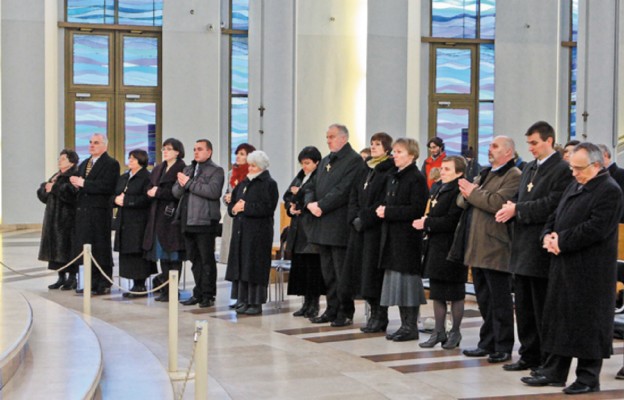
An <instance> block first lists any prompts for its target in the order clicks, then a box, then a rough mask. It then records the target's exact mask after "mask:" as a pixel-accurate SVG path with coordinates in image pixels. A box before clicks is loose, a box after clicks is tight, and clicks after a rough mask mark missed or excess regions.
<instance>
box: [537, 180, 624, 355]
mask: <svg viewBox="0 0 624 400" xmlns="http://www.w3.org/2000/svg"><path fill="white" fill-rule="evenodd" d="M622 202H623V200H622V191H621V190H620V188H619V186H618V185H617V183H616V182H615V181H614V180H613V178H611V177H610V176H609V174H608V173H607V171H602V172H601V173H599V174H598V175H597V176H596V177H595V178H593V179H591V180H590V181H589V182H587V183H586V184H585V185H583V186H582V187H581V185H579V184H578V183H577V182H576V181H574V182H572V183H570V185H568V187H567V188H566V190H565V192H564V193H563V196H562V198H561V202H560V203H559V206H558V207H557V210H556V211H555V212H554V213H553V214H552V215H551V216H550V218H549V220H548V222H547V223H546V225H545V227H544V232H543V233H544V235H545V234H547V233H550V232H556V233H557V235H558V237H559V239H558V243H559V249H560V250H561V253H559V255H557V256H554V255H551V264H550V274H549V281H548V292H547V295H546V303H545V305H544V318H543V335H542V337H543V338H544V339H543V340H544V341H543V350H544V351H546V352H548V353H552V354H555V355H560V356H567V357H578V358H585V359H600V358H609V356H610V355H611V351H612V343H613V310H614V305H615V283H616V264H617V247H618V221H619V219H620V215H621V212H622V209H623V204H622ZM542 237H543V235H542Z"/></svg>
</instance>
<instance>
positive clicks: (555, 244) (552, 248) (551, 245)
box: [542, 232, 561, 256]
mask: <svg viewBox="0 0 624 400" xmlns="http://www.w3.org/2000/svg"><path fill="white" fill-rule="evenodd" d="M542 244H543V245H542V247H543V248H544V249H546V251H547V252H549V253H552V254H554V255H556V256H557V255H559V253H561V249H560V248H559V235H557V232H550V233H548V234H547V235H546V236H544V241H543V242H542Z"/></svg>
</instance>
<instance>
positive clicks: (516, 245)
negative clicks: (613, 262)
mask: <svg viewBox="0 0 624 400" xmlns="http://www.w3.org/2000/svg"><path fill="white" fill-rule="evenodd" d="M572 179H573V178H572V173H571V172H570V168H569V167H568V163H566V162H565V161H563V158H562V157H561V154H560V153H559V152H555V153H554V154H553V155H552V156H550V158H548V159H547V160H546V161H544V163H543V164H542V165H541V166H540V167H539V168H537V162H536V161H535V160H534V161H531V162H530V163H528V164H527V166H526V167H525V168H524V170H523V171H522V176H521V177H520V186H519V188H518V196H517V200H516V201H515V203H516V216H515V218H514V219H513V220H512V221H513V222H514V224H513V227H514V228H513V240H512V242H511V260H510V262H509V267H510V270H511V272H513V273H515V274H518V275H523V276H531V277H538V278H547V277H548V269H549V268H548V266H549V265H550V256H549V255H548V252H547V251H546V250H545V249H544V248H543V247H542V243H541V241H540V235H541V234H542V231H543V230H544V224H545V223H546V221H547V220H548V217H549V216H550V215H551V214H552V213H553V212H554V211H555V209H556V208H557V205H558V204H559V200H560V199H561V195H562V194H563V191H564V190H565V188H566V187H567V186H568V185H569V184H570V182H571V181H572ZM529 185H531V186H529ZM529 187H531V190H530V191H529Z"/></svg>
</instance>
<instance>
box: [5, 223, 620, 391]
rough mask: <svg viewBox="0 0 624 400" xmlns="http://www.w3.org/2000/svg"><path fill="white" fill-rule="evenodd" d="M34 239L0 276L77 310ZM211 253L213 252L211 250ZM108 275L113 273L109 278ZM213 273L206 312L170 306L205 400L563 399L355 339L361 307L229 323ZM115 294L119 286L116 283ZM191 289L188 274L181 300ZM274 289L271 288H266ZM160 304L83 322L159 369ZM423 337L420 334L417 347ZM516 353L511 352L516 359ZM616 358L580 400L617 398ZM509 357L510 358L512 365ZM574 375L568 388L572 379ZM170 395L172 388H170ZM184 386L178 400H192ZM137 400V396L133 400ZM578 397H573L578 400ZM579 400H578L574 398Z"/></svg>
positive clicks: (32, 234) (9, 250) (119, 300)
mask: <svg viewBox="0 0 624 400" xmlns="http://www.w3.org/2000/svg"><path fill="white" fill-rule="evenodd" d="M39 234H40V233H39V232H38V231H37V230H34V229H33V230H20V231H12V232H4V233H0V261H2V262H3V263H4V264H6V265H7V266H9V267H11V268H13V269H14V270H16V271H19V272H20V273H24V274H28V275H35V276H36V277H34V278H33V277H25V276H22V275H20V274H18V273H15V272H11V271H9V270H8V269H6V268H4V267H0V277H2V280H3V281H4V284H5V285H8V286H10V287H11V288H13V289H17V290H20V291H25V292H28V293H32V294H36V295H39V296H42V297H44V298H46V299H49V300H52V301H55V302H57V303H59V304H61V305H63V306H65V307H67V308H70V309H75V310H81V308H82V301H83V299H82V296H79V295H76V294H75V293H74V292H62V291H57V290H53V291H49V290H48V289H47V285H48V284H49V283H51V282H53V281H54V280H55V275H43V274H44V273H45V272H46V269H45V267H46V264H45V263H43V262H40V261H37V253H38V246H39ZM217 248H218V246H217ZM115 272H116V269H115ZM224 272H225V266H224V265H222V264H220V265H219V273H220V277H219V281H218V291H219V293H218V298H217V301H216V305H215V307H212V308H207V309H200V308H197V306H190V307H185V306H179V310H180V318H179V326H180V329H179V333H180V336H179V367H180V370H183V369H185V368H186V367H187V366H188V363H189V361H190V358H191V354H192V351H193V333H194V326H195V321H196V320H204V319H205V320H207V321H208V326H209V329H208V341H209V345H208V347H209V350H208V365H209V366H208V373H209V377H208V391H209V398H210V399H295V398H296V399H358V400H366V399H371V400H372V399H486V398H487V399H513V398H518V399H542V398H549V399H557V398H564V397H565V398H567V397H568V396H565V395H563V394H562V393H561V388H556V387H545V388H532V387H527V386H525V385H523V384H522V383H521V382H520V378H521V377H523V376H525V375H526V373H525V372H505V371H503V370H502V369H501V366H500V365H496V364H489V363H488V362H487V361H486V360H485V359H469V358H466V357H464V356H463V355H461V349H456V350H443V349H441V348H440V347H439V346H438V347H436V348H434V349H421V348H420V347H419V346H418V342H416V341H412V342H403V343H393V342H389V341H387V340H385V338H384V337H383V335H381V334H363V333H361V332H360V330H359V327H360V326H362V324H363V323H364V321H365V316H364V304H363V303H362V302H357V304H356V307H357V311H356V316H355V324H354V325H353V326H350V327H346V328H330V327H328V326H318V325H313V324H310V323H309V322H308V321H307V320H305V319H302V318H295V317H293V316H292V315H291V314H292V312H293V311H295V310H296V309H298V308H299V306H300V304H301V302H300V300H299V299H298V298H296V297H287V298H286V299H285V301H284V302H283V303H282V304H281V308H278V304H276V303H275V302H273V303H269V304H267V305H265V308H264V313H263V315H262V316H254V317H251V316H243V317H237V316H236V314H235V313H234V312H232V311H231V310H230V309H229V308H228V304H229V303H230V300H229V296H228V295H229V289H230V286H229V283H228V282H226V281H224V280H223V274H224ZM121 283H122V285H127V283H126V282H125V281H124V280H122V282H121ZM192 286H193V280H192V276H191V274H190V267H188V266H187V274H186V288H185V290H184V291H183V292H182V296H183V297H188V296H190V289H191V288H192ZM273 290H274V288H273ZM467 300H468V301H467V304H466V317H465V319H464V321H463V324H462V334H463V341H462V343H461V346H460V347H461V348H462V349H465V348H472V347H475V345H476V343H477V338H478V330H479V327H480V316H479V313H478V311H477V307H476V303H475V301H474V297H471V296H469V297H468V299H467ZM167 307H168V306H167V304H163V303H159V302H155V301H154V300H153V297H148V298H142V299H126V298H123V297H122V296H121V292H120V291H119V290H113V292H112V294H111V295H107V296H101V297H97V298H95V299H94V300H93V303H92V315H93V316H94V317H97V318H99V319H101V320H103V321H105V322H107V323H109V324H111V325H114V326H115V327H117V328H119V329H122V330H124V331H125V332H127V333H129V334H130V335H132V336H133V337H134V338H136V339H137V340H139V341H140V342H142V343H143V344H145V345H146V346H147V347H148V348H149V349H150V350H151V351H152V352H153V353H154V354H155V355H156V357H157V358H158V359H159V360H160V362H161V363H162V364H163V366H164V368H167V363H168V354H167V343H168V328H167V319H168V310H167ZM432 315H433V311H432V308H431V305H430V304H428V305H426V306H424V307H423V308H422V310H421V319H422V320H425V319H427V318H428V317H431V316H432ZM390 318H391V322H390V326H389V329H390V330H393V329H396V328H397V327H398V325H399V316H398V310H396V309H391V313H390ZM427 337H428V334H421V340H426V339H427ZM517 348H518V344H516V350H517ZM614 349H615V355H614V356H613V357H612V358H611V359H609V360H605V363H604V366H603V369H602V375H601V387H602V391H601V392H599V393H595V394H593V395H591V396H588V398H590V397H591V398H599V399H623V398H624V381H619V380H615V379H614V376H615V374H616V372H617V371H618V370H619V369H620V367H621V366H622V354H623V353H624V342H622V341H620V340H616V341H614ZM515 358H517V354H514V359H515ZM573 369H574V365H573V368H572V372H571V374H570V377H569V378H568V383H571V382H572V381H573V379H574V376H573ZM175 385H176V386H178V389H179V386H180V385H181V384H180V383H176V384H175ZM193 391H194V385H193V381H190V382H189V383H188V385H187V389H186V392H185V394H184V398H185V399H192V398H194V397H193ZM133 398H136V396H133ZM577 398H579V397H577ZM581 398H582V396H581Z"/></svg>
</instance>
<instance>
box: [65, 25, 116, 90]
mask: <svg viewBox="0 0 624 400" xmlns="http://www.w3.org/2000/svg"><path fill="white" fill-rule="evenodd" d="M73 37H74V51H73V60H74V65H73V71H74V76H73V82H74V84H75V85H108V82H109V77H108V76H109V65H108V60H109V58H108V42H109V39H108V36H106V35H78V34H76V35H74V36H73Z"/></svg>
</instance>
